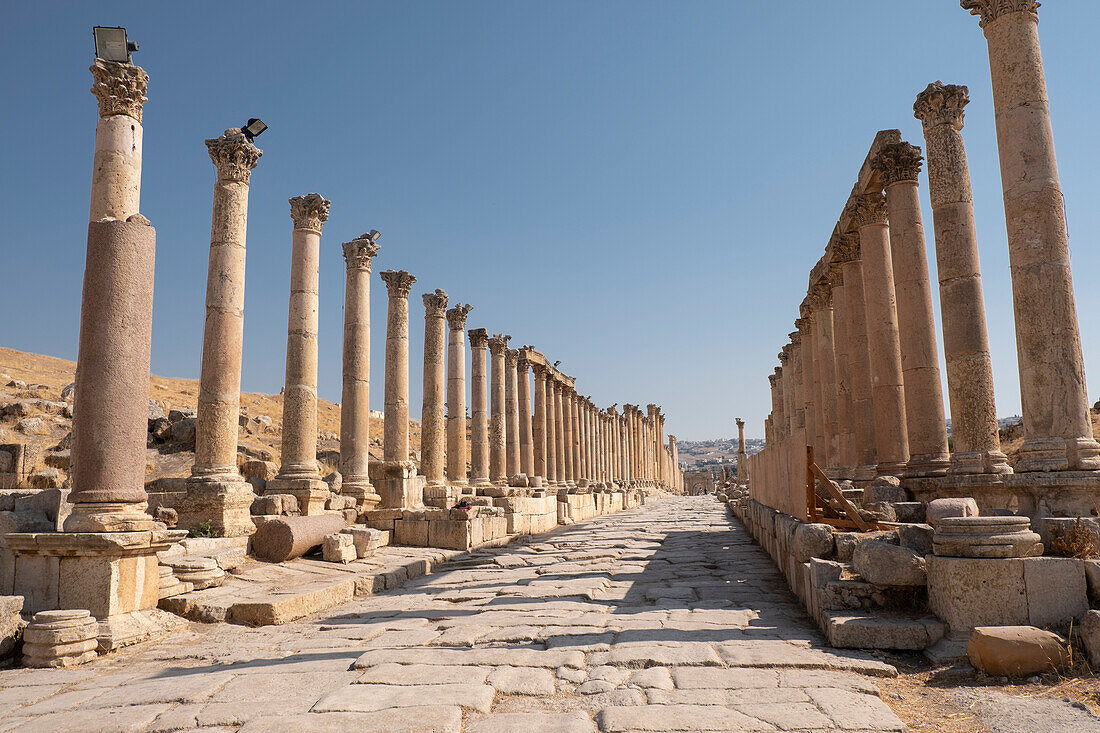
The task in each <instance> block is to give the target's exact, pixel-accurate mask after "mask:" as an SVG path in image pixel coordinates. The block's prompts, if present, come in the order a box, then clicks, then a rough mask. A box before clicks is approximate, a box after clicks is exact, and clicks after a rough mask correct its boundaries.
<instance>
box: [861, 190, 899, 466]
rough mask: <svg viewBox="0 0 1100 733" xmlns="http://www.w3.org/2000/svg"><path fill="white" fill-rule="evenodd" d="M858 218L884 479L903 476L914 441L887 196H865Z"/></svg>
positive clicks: (878, 452) (878, 451)
mask: <svg viewBox="0 0 1100 733" xmlns="http://www.w3.org/2000/svg"><path fill="white" fill-rule="evenodd" d="M854 216H855V219H856V223H857V225H858V227H859V241H860V252H861V253H862V260H861V262H862V267H863V297H864V301H865V304H866V313H867V351H868V355H869V360H868V362H869V364H870V373H871V384H872V387H871V397H872V400H873V404H874V410H875V456H876V458H877V460H878V464H877V467H876V470H877V472H878V473H879V474H880V475H893V476H900V475H901V474H902V472H903V471H904V469H905V464H906V463H907V462H908V461H909V440H908V437H907V434H906V429H905V395H904V392H903V387H902V376H901V344H900V341H899V338H898V316H897V312H896V310H895V305H894V303H895V301H894V297H895V296H894V273H893V267H892V265H891V262H890V236H889V231H888V228H887V221H886V199H885V197H884V196H883V195H882V194H881V193H872V194H866V195H864V196H861V197H860V198H859V199H857V201H856V207H855V212H854Z"/></svg>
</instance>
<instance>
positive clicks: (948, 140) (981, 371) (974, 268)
mask: <svg viewBox="0 0 1100 733" xmlns="http://www.w3.org/2000/svg"><path fill="white" fill-rule="evenodd" d="M969 102H970V97H969V93H968V90H967V88H966V87H965V86H957V85H954V84H943V83H942V82H938V81H937V82H935V83H932V84H929V85H928V87H927V88H926V89H925V90H924V91H923V92H921V93H920V94H919V95H918V96H917V101H916V102H915V103H914V104H913V114H914V116H916V117H917V119H919V120H920V121H921V123H922V125H923V127H924V142H925V148H926V150H927V152H928V192H929V196H930V197H931V199H932V221H933V224H934V225H935V230H936V233H935V238H936V269H937V271H938V273H939V281H940V317H941V323H942V325H943V350H944V357H945V358H946V361H947V393H948V396H949V397H950V403H951V436H952V440H953V444H954V445H953V448H954V450H953V451H952V452H951V466H950V468H949V469H948V471H949V472H950V473H1010V472H1011V471H1012V469H1011V468H1009V467H1008V462H1007V460H1006V458H1005V454H1004V453H1002V452H1001V442H1000V437H999V435H998V430H997V427H998V426H997V408H996V404H995V401H994V397H993V364H992V361H991V360H990V357H989V336H988V334H987V332H986V325H985V299H984V298H983V297H982V274H981V266H980V264H979V262H978V237H977V233H976V230H975V227H974V205H973V201H974V199H973V196H972V194H971V190H970V170H969V169H968V168H967V164H966V147H965V146H964V145H963V139H962V135H961V130H962V126H963V114H964V112H963V108H964V107H966V105H967V104H968V103H969Z"/></svg>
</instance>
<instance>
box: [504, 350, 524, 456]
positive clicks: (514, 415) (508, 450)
mask: <svg viewBox="0 0 1100 733" xmlns="http://www.w3.org/2000/svg"><path fill="white" fill-rule="evenodd" d="M518 362H519V350H518V349H508V350H507V351H505V352H504V428H505V430H504V432H505V461H504V463H505V473H506V474H507V475H508V477H512V476H515V475H516V474H517V473H519V472H520V467H519V464H520V459H519V397H518V395H517V392H518V390H519V380H518V378H517V375H516V368H517V364H518Z"/></svg>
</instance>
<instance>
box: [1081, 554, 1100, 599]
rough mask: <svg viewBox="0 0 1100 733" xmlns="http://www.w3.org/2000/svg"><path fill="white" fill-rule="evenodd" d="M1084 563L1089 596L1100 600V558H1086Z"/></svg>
mask: <svg viewBox="0 0 1100 733" xmlns="http://www.w3.org/2000/svg"><path fill="white" fill-rule="evenodd" d="M1084 564H1085V582H1086V584H1087V587H1088V594H1089V598H1091V599H1093V600H1094V601H1095V600H1100V560H1085V561H1084Z"/></svg>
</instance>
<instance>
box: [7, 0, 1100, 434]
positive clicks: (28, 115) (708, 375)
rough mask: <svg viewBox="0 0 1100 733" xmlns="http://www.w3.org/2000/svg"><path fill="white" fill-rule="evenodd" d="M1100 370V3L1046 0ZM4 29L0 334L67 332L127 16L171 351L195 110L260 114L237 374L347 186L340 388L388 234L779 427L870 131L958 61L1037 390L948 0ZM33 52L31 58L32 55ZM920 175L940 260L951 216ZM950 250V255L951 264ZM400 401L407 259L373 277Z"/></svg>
mask: <svg viewBox="0 0 1100 733" xmlns="http://www.w3.org/2000/svg"><path fill="white" fill-rule="evenodd" d="M1040 16H1041V22H1040V34H1041V38H1042V43H1043V51H1044V60H1045V66H1046V73H1047V81H1048V86H1049V90H1050V96H1051V103H1052V116H1053V123H1054V132H1055V139H1056V143H1057V149H1058V154H1059V166H1060V170H1061V177H1062V185H1063V189H1064V192H1065V197H1066V207H1067V210H1068V213H1069V227H1070V238H1071V248H1072V253H1073V257H1074V274H1075V279H1076V284H1077V304H1078V310H1079V313H1080V315H1081V322H1082V337H1083V341H1084V348H1085V359H1086V370H1087V373H1088V374H1089V375H1091V376H1092V379H1093V382H1092V389H1091V390H1090V397H1091V398H1092V399H1096V398H1097V397H1098V396H1100V322H1098V321H1097V319H1095V318H1094V317H1093V315H1092V314H1093V313H1095V312H1096V310H1097V308H1098V307H1100V289H1097V288H1095V286H1094V283H1095V273H1096V272H1097V268H1098V266H1100V248H1097V247H1096V246H1095V243H1096V242H1097V240H1098V239H1100V207H1098V206H1097V205H1096V201H1097V188H1096V184H1095V172H1096V170H1098V168H1100V160H1098V158H1100V150H1098V148H1097V146H1096V145H1095V134H1096V109H1097V102H1098V100H1100V92H1098V90H1097V86H1096V78H1097V72H1098V71H1100V68H1098V66H1100V63H1098V61H1097V59H1098V57H1097V56H1096V53H1095V38H1094V34H1095V29H1096V28H1097V27H1100V3H1095V2H1092V1H1091V0H1059V2H1050V3H1046V4H1045V5H1044V7H1043V8H1042V10H1041V11H1040ZM5 21H6V25H7V33H6V34H5V43H4V45H3V46H2V47H0V58H2V59H3V62H4V63H5V65H6V67H7V68H9V69H10V70H13V71H14V72H16V73H13V74H11V75H9V80H10V81H9V83H10V86H11V88H10V89H9V91H8V94H7V98H8V100H9V101H8V103H7V104H6V105H4V106H3V108H2V109H0V130H2V132H3V134H4V137H5V139H6V140H7V141H8V144H7V145H5V146H3V147H2V148H0V166H2V169H3V171H4V175H3V177H2V178H0V201H2V202H3V203H2V204H0V206H2V207H3V220H4V222H5V226H4V228H3V233H2V234H0V261H2V262H3V271H4V273H5V277H4V279H3V287H0V313H2V314H3V318H0V345H3V346H7V347H11V348H16V349H21V350H26V351H34V352H38V353H45V354H50V355H54V356H60V357H66V358H75V356H76V343H77V331H78V325H79V323H78V319H79V304H80V287H81V278H82V273H83V267H84V258H85V234H86V222H87V211H88V192H89V181H90V175H91V173H90V171H91V163H92V148H93V139H94V131H95V120H96V104H95V100H94V99H93V97H92V96H91V94H89V93H88V88H89V87H90V83H91V75H90V73H89V72H88V66H89V64H90V62H91V60H92V55H93V54H92V42H91V41H92V39H91V27H92V26H93V25H96V24H99V25H124V26H126V27H127V28H128V29H129V31H130V36H131V38H132V39H134V40H137V41H138V42H139V43H140V44H141V51H140V53H138V54H137V55H136V57H135V60H136V62H137V63H139V64H140V65H142V66H143V67H144V68H145V69H146V71H148V73H149V75H150V77H151V81H150V86H149V101H148V102H147V103H146V105H145V119H144V127H145V141H144V172H143V190H142V212H143V213H144V214H145V216H147V217H148V218H149V219H150V220H151V221H152V222H153V223H154V225H155V226H156V227H157V232H158V242H157V279H156V285H155V306H154V308H155V312H154V333H153V371H154V372H155V373H157V374H161V375H165V376H173V377H197V376H198V370H199V362H200V352H201V344H202V324H203V312H204V305H203V299H204V292H205V277H206V261H207V254H208V247H209V237H210V203H211V196H212V186H213V180H214V169H213V166H212V164H211V163H210V161H209V158H208V157H207V154H206V149H205V146H204V144H203V139H204V138H208V137H216V136H217V135H219V134H220V133H221V132H222V131H223V130H224V129H225V128H227V127H231V126H237V125H240V124H241V123H242V122H243V121H244V120H245V119H247V118H248V117H252V116H257V117H262V118H263V119H264V120H265V121H266V122H267V123H268V124H269V125H270V130H269V131H268V132H266V133H265V134H264V135H263V137H261V138H259V140H258V142H259V144H260V147H262V148H263V150H264V156H263V158H262V159H261V161H260V164H259V167H258V168H257V169H256V171H254V173H253V176H252V187H251V202H250V211H249V228H248V280H247V296H246V297H247V300H246V312H245V353H244V376H243V380H244V388H245V389H246V390H249V391H265V392H278V391H279V389H280V387H281V386H282V383H283V372H284V357H285V344H286V311H287V302H288V289H289V277H290V275H289V273H290V259H289V258H290V231H291V221H290V216H289V207H288V205H287V198H289V197H290V196H294V195H298V194H302V193H307V192H310V191H317V192H319V193H321V194H322V195H324V196H325V197H326V198H328V199H329V200H331V201H332V211H331V215H330V218H329V221H328V223H327V225H326V226H325V231H324V236H323V238H322V240H321V242H322V261H321V296H320V297H321V302H320V314H321V331H320V349H321V355H320V356H321V358H320V385H319V386H320V393H321V395H322V396H323V397H325V398H327V399H330V400H334V401H335V400H338V399H339V395H340V363H341V361H340V349H341V332H342V307H343V278H344V269H343V259H342V257H341V255H340V244H341V242H344V241H347V240H349V239H352V238H354V237H355V236H357V235H358V234H361V233H362V232H364V231H367V230H369V229H371V228H375V229H379V230H381V232H382V238H381V240H380V243H381V244H382V253H381V255H380V256H379V257H378V259H377V260H376V263H375V272H376V273H377V272H379V271H381V270H385V269H390V268H394V269H406V270H409V271H410V272H412V273H413V274H414V275H416V277H417V278H418V283H417V284H416V285H415V286H414V290H413V295H412V297H413V299H414V300H413V308H412V314H413V317H412V333H411V341H412V353H411V355H410V362H411V364H412V375H411V379H410V383H411V386H412V394H411V399H412V404H413V405H414V409H413V413H414V414H415V413H417V412H418V407H419V404H420V360H421V346H422V339H423V310H422V307H421V305H420V293H421V292H425V291H430V290H433V289H435V288H437V287H441V288H443V289H444V290H446V291H447V292H448V294H449V295H450V296H451V300H452V302H454V301H462V302H469V303H473V304H474V306H475V309H474V311H473V312H472V313H471V315H470V321H469V325H470V327H471V328H474V327H486V328H488V329H490V331H494V332H495V331H501V332H506V333H510V334H512V336H513V343H519V344H524V343H528V344H533V345H534V346H536V347H537V348H539V349H541V350H543V351H544V352H545V353H547V354H548V355H549V356H550V357H551V358H552V359H555V360H557V359H561V360H562V368H563V369H565V370H566V371H567V372H568V373H570V374H573V375H575V376H576V377H577V378H578V388H579V389H580V390H581V391H582V392H584V393H586V394H590V395H592V396H593V398H594V399H595V400H596V401H597V402H598V403H600V404H601V405H606V404H610V403H615V402H617V403H620V404H621V403H624V402H642V403H643V404H644V403H646V402H656V403H659V404H661V405H662V406H663V407H664V410H665V412H666V413H667V415H668V420H667V429H668V431H669V432H670V433H673V434H676V435H679V436H680V437H681V438H685V439H701V438H709V437H718V436H730V435H734V434H735V428H734V426H733V418H734V417H735V416H737V415H741V416H743V417H745V419H746V420H747V421H748V434H749V435H750V436H758V435H762V433H763V418H764V416H765V415H766V413H767V411H768V409H769V408H770V397H769V393H768V383H767V380H766V375H767V374H768V373H769V372H770V371H771V369H772V367H773V366H774V365H775V364H776V363H777V361H776V358H775V355H776V353H777V352H778V350H779V349H780V348H781V347H782V346H783V344H784V343H785V342H786V334H787V333H788V332H789V331H791V330H793V326H792V320H793V319H794V318H795V317H796V315H797V306H798V303H799V302H800V301H801V299H802V296H803V294H804V292H805V288H806V282H807V275H808V272H809V269H810V267H811V266H812V265H813V263H814V262H815V261H816V260H817V258H818V257H819V256H820V254H821V252H822V251H823V249H824V246H825V244H826V241H827V238H828V235H829V233H830V231H831V230H832V226H833V224H834V223H835V221H836V218H837V216H838V214H839V213H840V208H841V206H842V205H843V203H844V201H845V199H846V197H847V195H848V193H849V192H850V190H851V187H852V184H853V182H854V179H855V175H856V173H857V171H858V168H859V166H860V164H861V162H862V160H863V157H864V155H865V153H866V151H867V148H868V146H869V145H870V142H871V140H872V139H873V137H874V135H875V132H876V131H877V130H880V129H886V128H900V129H901V131H902V133H903V136H904V138H905V139H907V140H910V141H911V142H913V143H914V144H918V145H922V146H923V137H922V135H921V130H920V123H919V122H918V121H917V120H916V119H914V118H913V115H912V104H913V100H914V98H915V96H916V94H917V93H918V92H919V91H921V90H922V89H923V88H924V87H925V85H927V84H928V83H929V82H931V81H934V80H936V79H942V80H943V81H944V82H947V83H959V84H967V85H969V87H970V96H971V100H972V101H971V104H970V106H969V107H968V113H967V118H966V122H967V125H966V129H965V130H964V132H963V134H964V137H965V139H966V143H967V146H968V153H969V160H970V168H971V173H972V176H973V181H974V196H975V212H976V217H977V225H978V232H979V242H980V248H981V257H982V268H983V276H984V282H985V295H986V305H987V310H988V312H989V328H990V340H991V342H992V349H993V358H994V370H995V377H996V387H997V404H998V412H999V413H1000V414H1001V415H1002V416H1005V415H1011V414H1015V413H1018V412H1019V404H1020V397H1019V388H1018V381H1017V368H1016V356H1015V342H1014V337H1013V325H1012V317H1011V290H1010V282H1009V277H1008V261H1007V250H1006V245H1005V234H1004V214H1003V208H1002V201H1001V188H1000V176H999V170H998V166H997V155H996V139H995V134H994V126H993V113H992V107H991V100H990V89H989V68H988V61H987V55H986V48H985V41H984V39H983V37H982V34H981V31H980V29H979V28H978V23H977V19H976V18H972V17H970V16H969V15H967V13H966V12H965V11H963V10H961V9H960V8H959V7H958V3H957V2H956V1H955V0H935V2H928V1H927V0H904V1H903V0H892V1H891V2H882V1H881V0H846V1H845V2H840V3H822V2H817V1H816V0H814V1H812V2H811V1H809V0H803V1H802V2H786V3H759V2H753V3H750V2H741V1H737V2H734V1H733V0H725V1H723V2H695V1H687V0H685V1H677V2H671V1H668V2H649V1H646V0H621V1H602V2H580V1H562V2H542V3H536V2H516V1H515V0H508V1H501V2H456V1H454V0H450V1H446V2H404V1H397V0H394V1H392V2H332V3H327V2H314V3H309V4H303V3H300V2H295V3H290V2H282V1H281V0H272V1H270V2H264V3H246V2H234V3H229V2H216V3H215V2H189V3H149V2H110V1H107V0H100V1H98V2H95V3H87V2H65V3H62V2H47V1H43V2H35V3H12V4H10V5H9V7H8V8H7V10H6V12H5ZM19 69H22V71H19ZM925 185H926V182H925V180H924V179H923V177H922V197H923V199H924V202H925V207H926V210H925V226H926V230H927V235H928V240H929V241H928V245H929V252H930V257H929V259H930V260H931V261H932V263H933V267H934V256H933V255H932V254H931V252H932V249H931V246H932V220H931V212H930V211H929V210H928V209H927V205H928V204H927V190H926V187H925ZM933 278H935V273H934V272H933ZM372 303H373V316H374V323H375V326H376V327H375V329H374V333H373V334H372V344H373V352H372V357H373V359H372V370H373V376H374V384H375V387H376V388H375V389H374V390H372V392H373V395H372V402H373V403H374V406H375V407H377V408H379V409H380V408H381V403H382V389H381V386H382V379H381V377H382V367H383V362H382V356H383V345H384V338H385V333H384V324H385V288H384V286H383V284H382V283H381V281H380V280H379V279H378V278H377V275H376V276H375V280H374V284H373V293H372Z"/></svg>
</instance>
